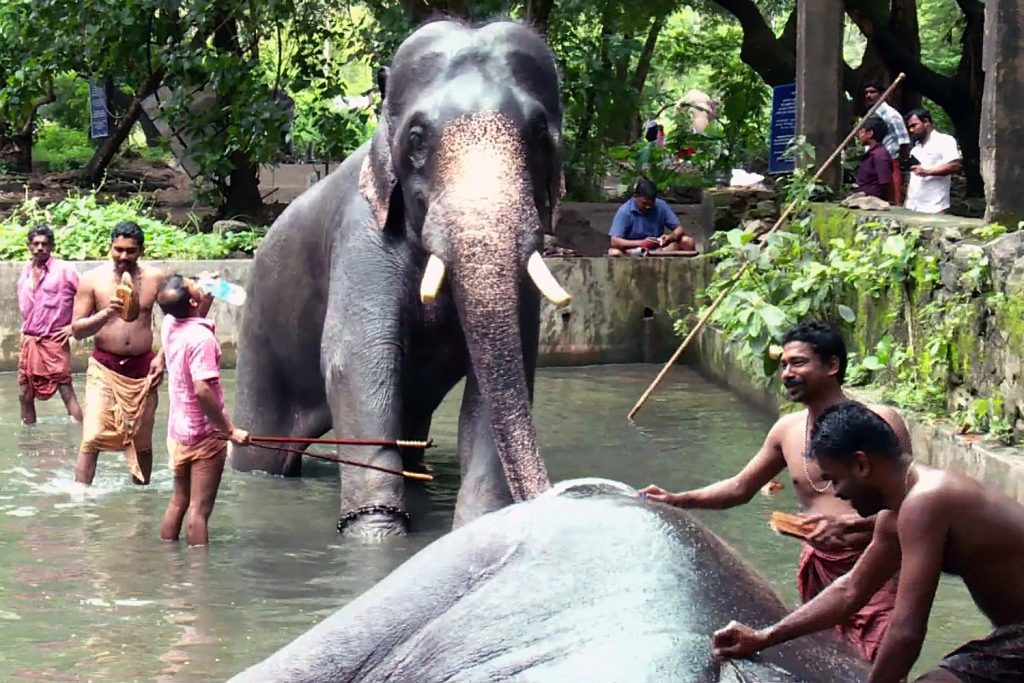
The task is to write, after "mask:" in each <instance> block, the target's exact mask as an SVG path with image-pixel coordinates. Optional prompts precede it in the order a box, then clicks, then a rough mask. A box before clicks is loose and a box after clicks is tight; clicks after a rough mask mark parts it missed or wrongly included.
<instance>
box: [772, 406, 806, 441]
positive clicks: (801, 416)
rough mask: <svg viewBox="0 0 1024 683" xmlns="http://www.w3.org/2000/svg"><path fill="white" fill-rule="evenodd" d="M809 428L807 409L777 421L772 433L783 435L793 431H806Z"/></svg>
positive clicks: (789, 414)
mask: <svg viewBox="0 0 1024 683" xmlns="http://www.w3.org/2000/svg"><path fill="white" fill-rule="evenodd" d="M806 426H807V409H806V408H804V409H803V410H797V411H794V412H792V413H787V414H785V415H783V416H782V417H780V418H779V419H778V420H776V421H775V424H773V425H772V429H771V433H773V434H776V435H779V436H781V435H783V434H786V433H788V432H789V431H791V430H793V429H804V428H805V427H806Z"/></svg>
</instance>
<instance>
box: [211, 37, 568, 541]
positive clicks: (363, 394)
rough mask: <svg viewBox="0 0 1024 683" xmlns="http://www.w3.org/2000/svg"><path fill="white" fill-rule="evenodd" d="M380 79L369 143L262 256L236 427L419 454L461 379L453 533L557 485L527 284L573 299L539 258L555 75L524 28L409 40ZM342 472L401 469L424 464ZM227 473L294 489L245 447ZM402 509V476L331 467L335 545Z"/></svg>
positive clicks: (553, 172) (292, 469) (284, 458)
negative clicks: (550, 465) (374, 443)
mask: <svg viewBox="0 0 1024 683" xmlns="http://www.w3.org/2000/svg"><path fill="white" fill-rule="evenodd" d="M379 81H380V83H381V88H382V91H383V93H384V100H383V103H382V111H381V115H380V120H379V122H378V128H377V132H376V134H375V135H374V137H373V139H372V140H371V141H370V142H368V143H367V144H366V145H364V146H363V147H361V148H360V149H359V150H358V151H356V152H355V153H354V154H353V155H352V156H351V157H349V158H348V159H347V160H346V161H345V162H344V163H343V164H342V165H341V167H340V168H339V169H338V170H336V171H335V172H334V173H332V174H331V175H329V176H328V177H327V178H325V179H324V180H322V181H321V182H319V183H317V184H316V185H314V186H313V187H312V188H310V190H308V191H307V192H306V193H304V194H303V195H302V196H301V197H299V198H298V199H297V200H296V201H295V202H294V203H292V204H291V205H290V206H289V207H288V209H287V210H286V211H285V212H284V213H283V214H282V215H281V217H280V218H279V219H278V220H277V221H276V222H275V224H274V225H273V227H272V228H271V230H270V232H269V233H268V235H267V237H266V239H265V241H264V242H263V244H262V245H261V246H260V248H259V250H258V252H257V254H256V258H255V262H254V264H253V275H252V283H253V284H252V287H251V289H250V292H249V294H250V295H249V299H248V302H247V308H246V310H245V313H244V318H243V323H242V329H241V334H240V339H239V347H238V388H237V399H236V407H237V408H236V409H237V413H238V415H237V419H236V422H237V423H238V424H239V425H240V426H243V427H245V428H247V429H249V430H250V431H251V432H252V433H253V434H259V435H266V434H270V435H275V436H292V435H294V436H299V437H316V436H319V435H321V434H323V433H324V432H326V431H327V430H328V429H330V428H331V427H332V426H333V428H334V431H335V433H336V434H337V435H338V436H340V437H348V438H353V439H380V440H393V439H410V440H421V439H424V438H426V436H427V435H428V432H429V428H430V422H431V416H432V414H433V412H434V410H435V409H436V408H437V406H438V405H439V404H440V402H441V400H442V399H443V398H444V396H445V395H446V394H447V393H448V392H449V390H451V388H452V387H453V386H455V384H456V383H457V382H458V381H459V380H460V379H462V378H463V377H466V387H465V393H464V397H463V402H462V409H461V414H460V419H459V446H458V447H459V455H460V459H461V463H462V484H461V489H460V491H459V496H458V501H457V505H456V512H455V523H456V525H458V524H460V523H463V522H465V521H468V520H470V519H473V518H475V517H477V516H479V515H481V514H484V513H486V512H490V511H491V510H495V509H498V508H500V507H502V506H505V505H508V504H509V503H512V502H513V501H521V500H527V499H529V498H532V497H534V496H536V495H538V494H539V493H541V492H542V491H544V490H545V489H547V488H548V487H549V486H550V483H549V480H548V476H547V471H546V469H545V466H544V463H543V461H542V460H541V458H540V454H539V452H538V449H537V439H536V433H535V431H534V426H533V422H532V419H531V416H530V401H531V399H532V390H533V375H534V369H535V366H536V357H537V340H538V330H539V310H540V309H539V306H540V303H539V293H538V287H541V288H542V291H543V288H546V291H544V293H545V295H546V296H548V297H549V298H551V299H552V300H557V301H559V302H563V301H564V300H565V299H566V298H567V295H566V294H565V293H564V292H563V291H560V287H559V286H558V285H557V283H554V282H553V280H552V279H551V278H550V272H548V271H547V270H546V268H545V266H544V265H543V260H542V259H540V257H539V255H537V254H536V250H537V249H538V248H539V247H540V246H541V243H542V234H543V232H544V231H545V230H550V225H551V221H552V217H553V215H555V213H556V211H557V207H558V202H559V199H560V196H561V187H562V183H561V125H562V109H561V104H560V101H559V91H558V87H559V85H558V74H557V70H556V67H555V62H554V59H553V57H552V54H551V52H550V50H549V49H548V47H547V46H546V45H545V44H544V42H543V41H542V40H541V39H540V38H539V37H538V36H537V35H536V34H535V33H533V32H532V31H530V30H529V29H527V28H525V27H524V26H521V25H519V24H516V23H513V22H507V21H503V22H495V23H491V24H487V25H484V26H482V27H479V28H473V27H469V26H466V25H463V24H460V23H456V22H450V21H441V22H434V23H429V24H426V25H424V26H422V27H421V28H419V29H418V30H417V31H415V32H414V33H413V34H412V35H410V36H409V37H408V38H407V39H406V40H405V41H404V42H403V43H402V45H401V46H400V47H399V49H398V51H397V52H396V54H395V58H394V62H393V64H392V67H391V69H390V70H382V73H381V74H380V75H379ZM428 264H429V265H428ZM535 283H537V284H535ZM294 448H301V446H300V445H298V444H294ZM338 455H339V456H340V457H344V458H347V459H351V460H357V461H361V462H366V463H372V464H374V465H377V466H381V467H387V468H390V469H402V468H403V466H404V467H405V468H411V467H415V466H416V465H417V464H418V462H419V461H420V459H421V458H422V455H423V454H422V451H412V450H409V449H405V450H401V451H400V450H399V449H398V448H392V447H373V448H371V447H344V446H343V447H339V449H338ZM231 462H232V465H233V466H234V467H235V468H236V469H239V470H245V471H248V470H263V471H266V472H270V473H272V474H283V475H286V476H295V475H298V474H300V473H301V457H299V456H297V455H295V454H286V453H285V452H284V451H267V450H255V449H253V448H238V449H235V450H234V451H233V452H232V457H231ZM407 510H408V505H407V502H406V491H405V487H404V483H403V480H402V478H401V477H397V476H394V475H392V474H386V473H382V472H379V471H373V470H369V469H365V468H355V467H352V466H345V465H343V466H341V513H342V517H341V520H340V521H339V525H338V526H339V530H342V531H344V532H345V533H348V534H353V535H362V536H386V535H392V534H401V533H405V532H406V531H407V530H408V519H409V516H408V512H407Z"/></svg>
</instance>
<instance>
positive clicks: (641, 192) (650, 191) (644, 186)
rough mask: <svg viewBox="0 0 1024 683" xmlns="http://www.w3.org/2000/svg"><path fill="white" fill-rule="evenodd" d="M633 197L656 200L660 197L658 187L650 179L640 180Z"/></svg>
mask: <svg viewBox="0 0 1024 683" xmlns="http://www.w3.org/2000/svg"><path fill="white" fill-rule="evenodd" d="M633 196H634V197H647V198H649V199H654V198H655V197H657V196H658V187H657V186H656V185H655V184H654V183H653V182H652V181H651V180H650V179H648V178H640V179H639V180H637V181H636V185H635V186H633Z"/></svg>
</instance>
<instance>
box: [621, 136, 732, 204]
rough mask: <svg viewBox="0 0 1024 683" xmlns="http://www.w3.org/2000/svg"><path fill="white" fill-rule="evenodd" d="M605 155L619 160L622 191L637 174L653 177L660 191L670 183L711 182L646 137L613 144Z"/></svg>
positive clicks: (703, 184) (693, 184)
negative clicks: (638, 140)
mask: <svg viewBox="0 0 1024 683" xmlns="http://www.w3.org/2000/svg"><path fill="white" fill-rule="evenodd" d="M608 156H609V158H610V159H611V160H612V161H615V162H618V163H619V164H620V166H619V167H620V169H621V171H622V173H621V175H620V185H621V188H620V189H621V191H622V192H627V191H628V188H630V187H632V186H633V185H634V184H635V183H636V181H637V180H638V179H639V178H640V177H641V176H643V177H646V178H649V179H650V180H651V181H653V182H654V184H655V185H656V186H657V188H658V191H659V192H661V193H665V192H666V191H667V190H669V189H670V188H674V187H676V188H678V187H711V186H712V185H713V182H712V181H711V180H710V179H709V178H708V177H707V176H705V175H703V174H701V173H699V172H695V171H694V170H693V168H692V166H690V165H689V164H687V163H686V162H684V161H682V160H680V159H679V158H677V157H676V156H675V155H674V154H673V153H672V152H671V151H670V150H669V148H668V147H659V146H658V145H657V144H656V143H654V142H648V141H647V140H641V141H640V142H636V143H634V144H632V145H628V146H626V145H623V146H619V147H613V148H611V149H610V150H608ZM690 156H692V154H691V155H690Z"/></svg>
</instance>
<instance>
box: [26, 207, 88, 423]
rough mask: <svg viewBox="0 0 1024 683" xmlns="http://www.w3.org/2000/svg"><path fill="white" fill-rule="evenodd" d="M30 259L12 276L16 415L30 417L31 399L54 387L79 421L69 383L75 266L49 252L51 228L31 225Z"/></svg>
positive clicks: (32, 420) (44, 395)
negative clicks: (17, 341)
mask: <svg viewBox="0 0 1024 683" xmlns="http://www.w3.org/2000/svg"><path fill="white" fill-rule="evenodd" d="M28 250H29V252H30V253H31V254H32V260H31V261H30V262H29V264H28V265H27V266H25V270H23V271H22V273H21V277H19V278H18V306H19V307H20V308H21V317H22V321H23V322H22V325H21V353H20V355H19V357H18V400H19V401H20V403H21V421H22V422H23V423H25V424H34V423H35V421H36V404H35V399H37V398H38V399H39V400H41V401H45V400H47V399H48V398H50V397H51V396H53V395H54V394H55V393H57V392H60V397H61V399H63V400H64V406H65V407H66V408H67V411H68V415H70V416H71V417H73V418H74V419H75V420H77V421H78V422H81V421H82V408H81V406H79V405H78V397H77V396H75V389H74V387H73V386H72V385H71V345H70V344H69V343H68V340H69V339H70V338H71V311H72V308H73V307H74V302H75V292H77V291H78V271H76V270H75V269H74V267H73V266H72V265H71V264H69V263H65V262H64V261H61V260H59V259H55V258H53V257H52V256H51V254H52V252H53V230H51V229H50V228H49V227H47V226H45V225H37V226H35V227H34V228H32V229H31V230H29V233H28Z"/></svg>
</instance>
